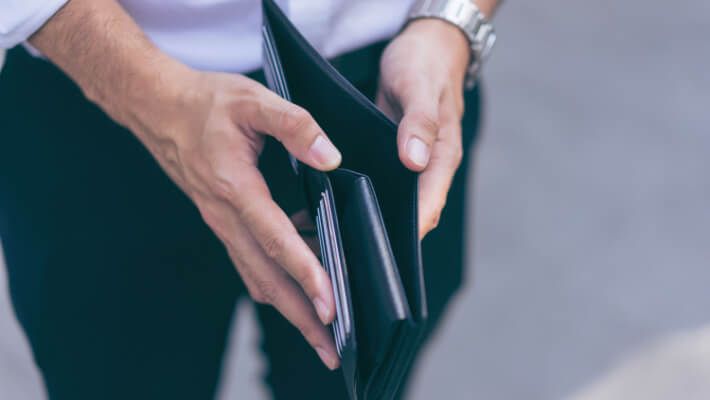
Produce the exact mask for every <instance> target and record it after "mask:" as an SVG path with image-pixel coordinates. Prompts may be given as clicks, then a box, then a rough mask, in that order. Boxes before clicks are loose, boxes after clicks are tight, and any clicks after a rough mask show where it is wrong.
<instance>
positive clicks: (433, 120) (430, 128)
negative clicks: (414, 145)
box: [407, 111, 439, 141]
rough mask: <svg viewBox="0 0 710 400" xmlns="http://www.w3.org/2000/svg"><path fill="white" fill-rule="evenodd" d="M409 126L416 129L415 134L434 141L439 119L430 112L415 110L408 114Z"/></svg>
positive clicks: (437, 132) (437, 131)
mask: <svg viewBox="0 0 710 400" xmlns="http://www.w3.org/2000/svg"><path fill="white" fill-rule="evenodd" d="M407 119H408V120H409V127H410V129H412V130H416V132H414V133H416V134H417V136H423V138H424V139H428V140H429V141H434V140H435V139H436V137H437V136H438V134H439V120H438V118H437V117H436V115H434V114H433V113H431V112H426V111H416V112H413V113H411V114H410V115H409V117H408V118H407Z"/></svg>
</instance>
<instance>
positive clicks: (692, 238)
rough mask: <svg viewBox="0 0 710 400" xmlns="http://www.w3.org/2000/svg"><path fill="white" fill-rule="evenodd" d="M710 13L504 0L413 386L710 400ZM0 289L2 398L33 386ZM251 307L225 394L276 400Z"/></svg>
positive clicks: (469, 393)
mask: <svg viewBox="0 0 710 400" xmlns="http://www.w3.org/2000/svg"><path fill="white" fill-rule="evenodd" d="M709 18H710V3H708V2H702V1H693V2H690V1H688V2H675V3H669V2H667V1H663V2H662V1H660V0H626V1H623V2H619V1H612V0H601V1H596V2H563V1H553V0H540V1H535V2H511V3H507V4H506V5H505V7H504V8H503V10H502V11H501V13H500V15H499V16H498V19H497V23H498V31H499V36H500V42H499V46H498V48H497V49H496V51H495V53H494V56H493V59H492V61H491V62H490V64H489V65H487V68H486V84H485V86H486V89H487V90H486V91H487V100H488V102H487V110H486V123H485V129H484V137H483V140H482V141H481V143H480V147H479V148H478V149H477V153H478V154H477V159H476V174H475V177H474V179H473V181H472V182H471V188H472V190H471V200H470V201H471V204H472V205H473V209H474V212H473V213H472V214H471V215H470V223H471V228H472V232H473V235H472V236H471V239H470V241H469V246H470V248H471V249H472V257H471V259H470V260H469V263H470V268H472V270H473V281H472V282H471V283H470V284H469V286H468V287H467V289H466V290H465V292H464V293H463V294H462V295H461V296H460V297H459V299H458V302H457V303H456V305H455V307H454V308H453V309H452V312H451V315H450V318H449V320H448V321H447V325H446V328H445V329H444V331H443V332H442V334H441V335H440V336H439V337H438V338H437V340H436V342H435V343H434V345H433V346H432V347H431V348H430V349H429V350H428V351H427V354H426V358H425V360H424V362H423V367H422V368H421V369H420V371H419V373H418V375H417V377H416V382H415V390H414V391H413V393H412V398H413V399H415V400H430V399H435V398H446V399H453V400H457V399H492V400H498V399H501V400H506V399H529V400H537V399H540V400H547V399H579V400H588V399H595V400H596V399H602V400H605V399H609V400H611V399H691V400H692V399H708V398H710V350H709V349H710V325H708V323H710V311H708V310H710V308H709V307H708V304H709V303H710V204H708V203H709V202H710V174H709V173H708V171H710V132H709V128H708V126H710V111H709V110H708V106H709V103H710V74H708V67H707V66H708V63H710V46H708V43H707V39H708V37H710V24H709V23H708V20H709ZM0 283H2V282H0ZM0 298H1V299H3V301H5V303H0V304H1V307H0V398H3V399H6V398H7V399H20V400H21V399H28V400H29V399H38V398H41V397H42V391H41V385H40V384H39V383H38V380H37V375H36V372H35V371H34V370H33V369H32V366H31V363H30V361H29V357H28V356H27V353H26V347H25V345H24V343H23V342H22V339H21V336H20V335H19V331H18V330H17V329H16V326H15V325H14V322H12V321H11V319H10V313H9V308H8V307H7V304H6V294H3V295H2V296H0ZM245 310H246V311H245V312H244V313H241V314H240V317H239V319H240V321H239V324H238V325H239V329H238V330H237V331H235V333H234V341H233V349H234V350H235V353H237V354H238V356H230V357H229V358H228V360H227V368H226V369H225V378H226V379H224V382H223V387H222V392H221V394H220V398H221V399H234V398H239V399H247V400H251V399H255V400H256V399H262V398H264V396H263V392H261V391H260V388H259V387H258V386H257V385H256V384H255V383H254V376H256V374H257V371H258V370H259V368H260V367H259V365H260V360H259V359H258V357H257V356H256V355H255V354H254V352H253V351H252V350H251V349H250V343H251V342H253V341H254V340H257V332H255V330H254V326H253V324H251V322H250V318H251V317H250V313H249V310H248V307H247V308H245ZM245 387H246V388H249V390H250V392H249V393H244V392H241V391H238V390H244V388H245Z"/></svg>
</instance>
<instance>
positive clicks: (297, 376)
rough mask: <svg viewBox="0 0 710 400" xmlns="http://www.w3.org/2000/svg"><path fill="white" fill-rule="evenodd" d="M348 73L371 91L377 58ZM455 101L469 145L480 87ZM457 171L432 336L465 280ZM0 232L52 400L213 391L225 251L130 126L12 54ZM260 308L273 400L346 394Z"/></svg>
mask: <svg viewBox="0 0 710 400" xmlns="http://www.w3.org/2000/svg"><path fill="white" fill-rule="evenodd" d="M360 67H361V68H356V69H357V70H359V71H373V73H367V74H365V75H369V76H367V77H366V78H367V79H362V80H361V82H359V85H360V87H361V89H362V90H363V91H364V92H366V93H367V94H368V95H372V94H373V93H374V89H375V87H376V71H377V63H376V62H374V63H371V65H362V66H360ZM257 75H258V74H257ZM255 76H256V75H255ZM467 103H468V106H467V113H466V116H465V120H464V146H465V148H466V149H469V148H470V147H471V144H472V142H473V139H474V134H475V131H476V125H477V116H478V95H477V93H475V92H472V93H469V94H468V98H467ZM466 153H467V154H468V151H467V152H466ZM267 164H268V163H267ZM468 164H469V160H468V155H467V156H466V157H465V159H464V162H463V164H462V167H461V169H460V170H459V172H458V174H457V176H456V178H455V180H454V185H453V188H452V190H451V192H450V195H449V202H448V205H447V208H446V210H445V211H444V214H443V217H442V219H441V223H440V225H439V228H438V229H437V230H436V231H434V232H433V233H431V234H430V235H429V236H428V237H427V238H426V239H425V240H424V243H423V257H424V265H425V268H426V280H427V289H428V297H429V306H430V311H431V317H432V323H431V326H430V331H431V332H433V331H434V329H435V327H436V326H437V324H438V322H439V320H440V319H441V317H442V315H443V314H444V309H445V307H446V305H447V303H448V302H449V300H450V299H451V297H452V295H453V294H454V293H455V292H456V290H457V289H458V288H459V286H460V284H461V282H462V273H463V254H464V243H465V242H464V236H463V233H464V228H465V218H464V215H465V207H464V194H465V182H466V172H467V168H466V166H467V165H468ZM0 238H1V239H2V244H3V246H4V249H5V255H6V264H7V269H8V276H9V282H10V290H11V297H12V301H13V305H14V308H15V311H16V314H17V316H18V318H19V321H20V323H21V325H22V327H23V329H24V331H25V332H26V334H27V336H28V338H29V341H30V344H31V347H32V351H33V354H34V358H35V361H36V363H37V365H38V366H39V368H40V370H41V373H42V376H43V378H44V380H45V383H46V386H47V389H48V392H49V395H50V398H52V399H71V400H77V399H80V400H81V399H92V400H93V399H209V398H212V397H213V396H214V394H215V390H216V386H217V381H218V378H219V373H220V367H221V362H222V357H223V353H224V349H225V340H226V338H227V334H228V328H229V326H230V321H231V318H232V314H233V311H234V305H235V302H236V301H237V300H238V299H239V298H240V297H242V296H245V295H246V290H245V288H244V285H243V283H242V282H241V280H240V278H239V276H238V275H237V273H236V272H235V269H234V268H233V266H232V265H231V262H230V260H229V259H228V257H227V255H226V252H225V251H224V249H223V247H222V245H221V244H220V242H219V241H218V240H217V239H216V237H215V236H214V235H213V234H212V233H211V231H210V230H209V229H208V228H207V226H206V225H205V224H204V223H203V222H202V220H201V219H200V216H199V213H198V212H197V210H196V208H195V207H194V206H193V205H192V204H191V202H190V201H189V200H188V198H187V197H185V196H184V195H183V194H182V193H181V192H180V191H179V190H178V189H177V187H176V186H175V185H174V184H173V183H172V182H171V181H170V180H169V179H168V178H167V177H166V175H165V174H164V173H163V172H162V171H161V169H160V168H159V167H158V165H157V163H156V162H154V160H153V159H152V158H151V156H150V155H149V154H148V152H147V151H146V150H145V149H144V148H143V147H142V146H141V145H140V143H139V142H138V141H137V140H136V139H135V138H134V136H133V135H132V134H131V133H130V132H128V131H127V130H125V129H123V128H121V127H120V126H118V125H117V124H115V123H114V122H112V121H111V120H110V119H109V118H108V117H107V116H106V115H105V114H104V113H103V112H102V111H101V110H99V109H98V108H97V107H96V106H94V105H93V104H91V103H89V102H88V101H87V100H86V99H85V98H84V97H83V96H82V94H81V92H80V90H79V89H78V88H77V87H76V86H75V85H74V84H73V83H72V82H71V81H70V80H69V79H68V78H67V77H65V76H64V75H63V74H62V73H61V72H60V71H59V70H58V69H56V68H55V67H53V66H52V65H51V64H49V63H47V62H45V61H42V60H39V59H35V58H32V57H31V56H29V55H28V54H27V53H25V52H24V50H22V49H14V50H12V51H10V52H9V54H8V57H7V61H6V65H5V67H4V69H3V71H2V74H1V75H0ZM257 314H258V319H259V323H260V325H261V330H262V337H263V341H262V344H261V346H262V349H263V351H264V353H265V356H266V358H267V360H268V372H267V374H266V376H265V377H264V378H265V381H266V383H267V384H268V386H269V388H270V390H271V391H272V393H273V396H274V398H277V399H341V398H342V399H345V398H346V397H345V392H344V389H343V385H342V382H341V380H342V377H341V376H340V374H339V372H337V371H336V372H329V371H327V369H326V368H325V367H323V366H322V365H321V364H320V361H319V360H318V358H317V357H316V355H315V353H314V352H313V351H312V350H311V349H310V348H309V347H308V346H307V344H306V342H305V341H304V340H303V339H302V338H301V336H300V335H299V333H298V332H297V331H296V330H295V329H294V328H293V327H291V326H290V325H289V323H288V322H287V321H285V320H284V319H283V318H282V317H281V316H280V315H279V314H278V313H277V312H275V311H274V309H273V308H271V307H267V306H257Z"/></svg>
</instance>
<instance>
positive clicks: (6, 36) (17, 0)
mask: <svg viewBox="0 0 710 400" xmlns="http://www.w3.org/2000/svg"><path fill="white" fill-rule="evenodd" d="M67 1H68V0H0V10H2V11H0V49H9V48H12V47H15V46H16V45H18V44H20V43H22V42H24V41H26V40H27V39H28V38H29V37H30V36H32V34H33V33H35V32H36V31H37V30H38V29H39V28H41V27H42V25H44V23H45V22H47V20H49V19H50V18H51V17H52V16H53V15H54V14H55V13H56V12H57V11H58V10H59V9H60V8H61V7H62V6H63V5H64V4H66V2H67Z"/></svg>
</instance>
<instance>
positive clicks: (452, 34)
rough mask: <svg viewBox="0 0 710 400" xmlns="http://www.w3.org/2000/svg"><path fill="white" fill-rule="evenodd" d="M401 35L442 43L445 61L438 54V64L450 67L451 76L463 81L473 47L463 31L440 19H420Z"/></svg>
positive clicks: (408, 26) (413, 22) (406, 28)
mask: <svg viewBox="0 0 710 400" xmlns="http://www.w3.org/2000/svg"><path fill="white" fill-rule="evenodd" d="M401 34H402V35H410V34H411V35H415V36H418V37H427V38H431V39H433V40H435V41H436V42H437V43H440V44H441V45H440V46H441V49H445V51H444V52H443V53H444V54H443V56H444V58H443V59H441V58H440V57H441V54H437V58H438V59H439V60H438V62H440V63H443V64H444V65H447V66H448V68H449V71H448V73H449V74H450V76H452V77H456V78H457V80H460V81H463V79H464V77H465V75H466V69H467V68H468V65H469V64H470V61H471V46H470V45H469V42H468V38H467V37H466V35H465V34H464V33H463V32H462V31H461V29H459V28H458V27H456V26H454V25H452V24H451V23H449V22H447V21H443V20H441V19H438V18H420V19H416V20H412V21H410V22H409V23H408V24H407V26H406V27H405V29H404V30H403V31H402V33H401ZM459 78H460V79H459Z"/></svg>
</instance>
